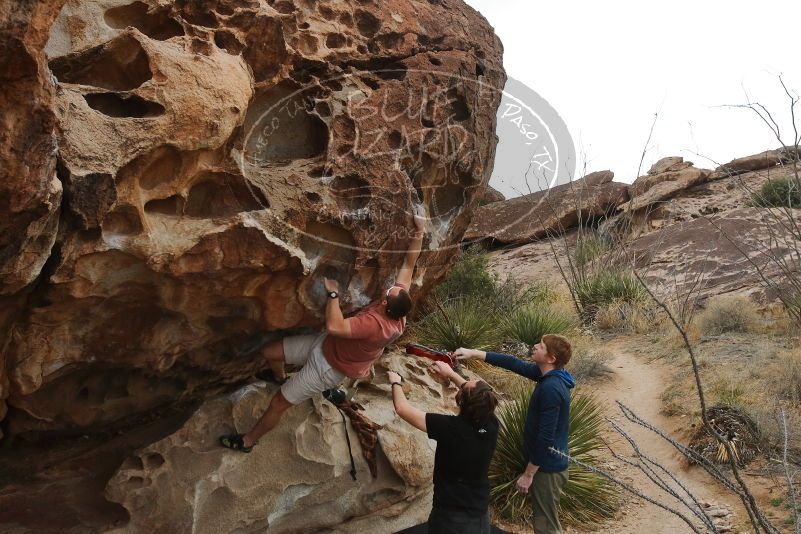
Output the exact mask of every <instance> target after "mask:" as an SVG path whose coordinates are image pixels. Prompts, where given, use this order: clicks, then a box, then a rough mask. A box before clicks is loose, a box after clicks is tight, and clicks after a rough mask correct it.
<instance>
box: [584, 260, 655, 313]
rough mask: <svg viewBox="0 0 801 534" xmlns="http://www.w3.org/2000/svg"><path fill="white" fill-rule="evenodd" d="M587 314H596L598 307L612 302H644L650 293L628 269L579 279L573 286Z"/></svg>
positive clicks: (599, 273)
mask: <svg viewBox="0 0 801 534" xmlns="http://www.w3.org/2000/svg"><path fill="white" fill-rule="evenodd" d="M573 290H574V292H575V295H576V298H577V299H578V301H579V303H580V304H581V308H582V310H584V313H585V314H590V315H592V314H594V313H595V311H597V309H598V308H599V307H600V306H602V305H604V304H610V303H612V302H628V303H635V302H644V301H645V300H647V299H648V293H647V292H646V291H645V288H644V287H643V285H642V284H641V283H640V281H639V280H637V277H636V276H634V275H633V274H632V273H630V272H627V271H616V270H607V271H600V272H598V273H594V274H592V275H590V276H587V277H585V278H582V279H581V280H578V281H577V283H576V284H575V287H574V288H573Z"/></svg>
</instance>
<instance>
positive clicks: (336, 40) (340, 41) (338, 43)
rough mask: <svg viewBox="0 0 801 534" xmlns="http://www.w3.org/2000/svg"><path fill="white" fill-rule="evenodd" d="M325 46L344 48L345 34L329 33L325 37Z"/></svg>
mask: <svg viewBox="0 0 801 534" xmlns="http://www.w3.org/2000/svg"><path fill="white" fill-rule="evenodd" d="M325 46H327V47H328V48H342V47H343V46H345V36H344V35H342V34H341V33H329V34H328V37H326V38H325Z"/></svg>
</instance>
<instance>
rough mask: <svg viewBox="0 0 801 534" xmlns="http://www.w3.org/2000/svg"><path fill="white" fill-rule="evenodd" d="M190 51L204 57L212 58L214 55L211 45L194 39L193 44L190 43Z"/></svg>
mask: <svg viewBox="0 0 801 534" xmlns="http://www.w3.org/2000/svg"><path fill="white" fill-rule="evenodd" d="M189 49H190V50H191V51H192V52H194V53H196V54H202V55H204V56H210V55H211V53H212V48H211V43H210V42H208V41H204V40H203V39H197V38H195V39H192V42H191V43H189Z"/></svg>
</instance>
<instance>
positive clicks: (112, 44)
mask: <svg viewBox="0 0 801 534" xmlns="http://www.w3.org/2000/svg"><path fill="white" fill-rule="evenodd" d="M50 70H52V71H53V74H54V75H55V77H56V78H57V79H58V81H60V82H66V83H75V84H81V85H89V86H92V87H102V88H103V89H109V90H111V91H130V90H132V89H136V88H137V87H139V86H140V85H142V84H143V83H145V82H146V81H148V80H150V78H152V76H153V73H152V72H151V70H150V62H149V61H148V57H147V53H146V52H145V50H144V49H143V48H142V45H141V44H140V43H139V41H137V40H136V39H135V38H134V37H133V36H132V35H130V34H125V35H121V36H120V37H117V38H115V39H112V40H111V41H109V42H107V43H104V44H102V45H99V46H95V47H92V48H89V49H87V50H84V51H81V52H77V53H75V54H69V55H67V56H62V57H58V58H55V59H53V60H51V61H50Z"/></svg>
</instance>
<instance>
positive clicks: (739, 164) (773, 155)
mask: <svg viewBox="0 0 801 534" xmlns="http://www.w3.org/2000/svg"><path fill="white" fill-rule="evenodd" d="M794 160H795V161H797V160H798V147H796V146H785V147H781V148H778V149H776V150H766V151H764V152H760V153H759V154H753V155H751V156H744V157H742V158H734V159H733V160H731V161H730V162H728V163H725V164H723V165H720V166H718V167H717V168H716V169H715V173H714V175H713V178H714V177H717V176H732V175H735V174H741V173H745V172H751V171H759V170H763V169H765V170H767V169H772V168H773V167H776V166H778V165H783V164H787V163H792V162H793V161H794Z"/></svg>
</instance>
